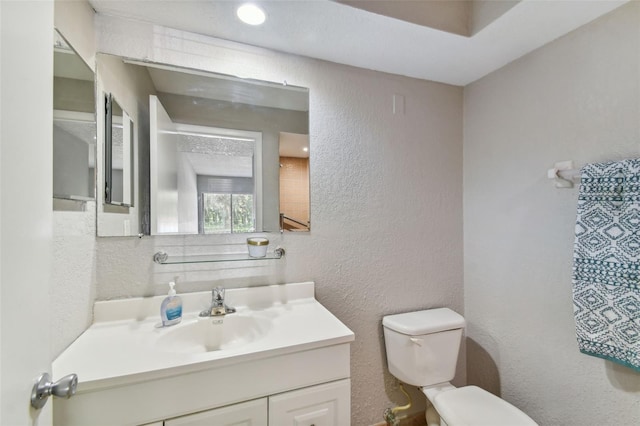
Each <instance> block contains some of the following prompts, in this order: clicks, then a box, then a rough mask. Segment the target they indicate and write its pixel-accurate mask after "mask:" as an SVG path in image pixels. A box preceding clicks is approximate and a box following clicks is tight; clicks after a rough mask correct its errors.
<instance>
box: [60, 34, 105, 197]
mask: <svg viewBox="0 0 640 426" xmlns="http://www.w3.org/2000/svg"><path fill="white" fill-rule="evenodd" d="M54 43H55V44H54V48H53V197H54V199H64V200H81V201H87V200H93V199H94V198H95V161H96V156H95V151H96V149H95V148H96V121H95V88H94V74H93V71H91V69H90V68H89V66H88V65H87V64H86V63H85V62H84V61H83V60H82V58H80V56H78V55H77V54H76V52H75V51H74V50H73V49H72V48H71V47H70V46H69V44H68V43H67V42H66V41H65V40H64V38H63V37H62V36H61V35H60V34H59V33H58V32H57V31H56V32H55V34H54Z"/></svg>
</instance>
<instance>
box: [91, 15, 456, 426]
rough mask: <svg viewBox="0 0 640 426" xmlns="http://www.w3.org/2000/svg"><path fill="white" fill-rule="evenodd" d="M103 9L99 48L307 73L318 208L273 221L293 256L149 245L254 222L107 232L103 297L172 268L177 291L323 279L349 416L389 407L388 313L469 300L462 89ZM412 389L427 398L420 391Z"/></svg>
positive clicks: (196, 244) (190, 244)
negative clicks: (186, 231) (291, 225)
mask: <svg viewBox="0 0 640 426" xmlns="http://www.w3.org/2000/svg"><path fill="white" fill-rule="evenodd" d="M97 22H98V27H99V37H98V39H99V41H98V49H99V50H101V51H105V52H109V53H114V54H119V55H123V56H128V57H135V58H147V59H149V60H151V61H155V62H162V63H170V64H175V65H181V66H187V67H191V68H197V69H205V70H211V71H216V72H221V73H225V74H232V75H233V74H242V75H247V76H248V75H250V76H252V77H253V78H257V79H262V80H269V81H282V80H284V79H286V80H287V82H288V83H289V84H292V85H296V86H305V87H309V88H310V103H311V115H310V140H311V217H312V222H313V223H312V231H311V233H310V234H309V235H300V233H289V234H287V235H285V236H280V234H279V233H275V234H268V236H269V238H270V239H271V240H272V241H273V242H274V243H279V244H282V245H283V246H284V247H285V248H286V249H287V255H286V257H285V259H284V260H280V261H268V262H254V263H251V262H246V263H243V262H234V264H233V265H230V264H228V263H221V264H200V265H184V266H181V265H173V266H172V265H155V264H153V262H152V256H153V253H154V252H155V251H157V250H158V249H165V250H166V251H167V252H168V253H169V254H180V253H183V252H185V253H193V252H199V251H200V252H205V253H212V252H215V251H216V250H226V249H229V250H233V251H246V246H245V241H244V239H245V238H246V236H240V235H233V236H189V237H169V236H164V237H148V238H147V237H145V238H143V239H141V240H139V239H133V238H132V239H123V238H102V239H98V241H97V243H96V245H97V279H98V298H99V299H110V298H121V297H131V296H140V295H151V294H164V293H166V283H167V282H168V281H169V280H171V279H173V278H174V277H175V276H178V277H179V280H178V284H177V290H178V292H188V291H197V290H205V289H211V288H212V287H214V286H215V285H224V286H227V287H238V286H245V285H259V284H269V283H283V282H295V281H302V280H314V281H316V283H317V297H318V299H319V300H320V301H321V302H322V303H323V304H324V305H325V306H327V308H329V309H330V310H331V311H332V312H333V313H335V314H336V316H338V318H340V319H341V320H342V321H343V322H345V324H347V326H349V327H350V328H351V329H352V330H353V331H354V332H355V334H356V341H355V342H354V344H353V345H352V383H353V387H352V402H353V404H352V413H353V424H354V425H366V424H372V423H376V422H380V421H382V412H383V410H384V408H386V407H388V406H391V405H393V403H404V397H403V396H402V394H400V393H399V392H398V391H397V389H394V388H393V380H392V379H391V376H390V375H389V373H388V372H387V368H386V364H385V359H384V345H383V340H382V329H381V318H382V316H383V315H385V314H389V313H397V312H402V311H410V310H416V309H423V308H428V307H434V306H450V307H451V308H453V309H455V310H457V311H459V312H462V89H461V88H457V87H453V86H448V85H443V84H437V83H432V82H427V81H421V80H416V79H410V78H406V77H400V76H393V75H388V74H383V73H378V72H372V71H366V70H362V69H357V68H352V67H347V66H342V65H336V64H332V63H328V62H322V61H317V60H311V59H305V58H301V57H296V56H290V55H284V54H278V53H274V52H269V51H265V50H262V49H254V48H249V47H247V46H240V45H235V44H230V43H225V42H221V41H216V40H214V39H211V38H208V37H204V36H199V35H196V34H190V33H185V32H181V31H176V30H170V29H167V28H163V27H160V26H154V25H149V24H143V23H138V22H131V21H123V20H117V19H114V18H108V17H100V18H99V19H98V21H97ZM176 46H179V48H176ZM225 46H227V47H225ZM394 94H399V95H403V96H404V97H405V104H404V105H405V110H406V113H405V114H398V115H393V112H392V98H393V95H394ZM293 234H295V235H293ZM460 377H461V379H462V380H464V374H463V372H462V373H461V376H460ZM415 396H416V398H415V401H416V404H417V408H420V406H421V404H422V403H423V401H424V398H423V397H421V396H420V395H419V394H415ZM390 399H392V400H393V403H392V402H390Z"/></svg>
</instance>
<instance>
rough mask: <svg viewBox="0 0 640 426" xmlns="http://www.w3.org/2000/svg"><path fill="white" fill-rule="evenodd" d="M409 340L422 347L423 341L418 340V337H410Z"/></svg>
mask: <svg viewBox="0 0 640 426" xmlns="http://www.w3.org/2000/svg"><path fill="white" fill-rule="evenodd" d="M409 340H411V341H412V342H413V343H415V344H416V345H418V346H422V339H418V338H417V337H409Z"/></svg>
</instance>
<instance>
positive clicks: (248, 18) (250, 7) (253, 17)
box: [237, 3, 267, 25]
mask: <svg viewBox="0 0 640 426" xmlns="http://www.w3.org/2000/svg"><path fill="white" fill-rule="evenodd" d="M237 14H238V18H240V20H241V21H242V22H244V23H245V24H249V25H260V24H262V23H263V22H264V21H265V19H267V16H266V15H265V13H264V10H262V9H260V8H259V7H258V6H256V5H255V4H251V3H245V4H243V5H242V6H240V7H239V8H238V11H237Z"/></svg>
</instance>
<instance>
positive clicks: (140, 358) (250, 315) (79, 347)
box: [53, 282, 354, 392]
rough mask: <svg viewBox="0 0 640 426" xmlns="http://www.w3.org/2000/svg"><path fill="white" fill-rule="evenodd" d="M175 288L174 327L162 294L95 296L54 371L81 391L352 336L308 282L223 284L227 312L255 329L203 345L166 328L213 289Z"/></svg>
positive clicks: (186, 317)
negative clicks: (72, 377)
mask: <svg viewBox="0 0 640 426" xmlns="http://www.w3.org/2000/svg"><path fill="white" fill-rule="evenodd" d="M180 296H181V297H182V299H183V319H182V322H181V323H180V324H177V325H174V326H171V327H160V316H159V311H160V303H161V301H162V299H163V298H164V297H152V298H136V299H126V300H121V301H108V302H97V303H96V306H95V313H94V316H95V321H96V322H94V324H92V325H91V326H90V327H89V328H88V329H87V330H86V331H85V332H84V333H83V334H82V335H81V336H80V337H79V338H78V339H77V340H76V341H75V342H74V343H73V344H71V345H70V346H69V347H68V348H67V349H66V350H65V351H64V352H63V353H62V354H61V355H60V356H59V357H58V358H57V359H56V360H55V361H54V362H53V377H62V376H64V375H66V374H70V373H76V374H77V375H78V381H79V382H78V392H84V391H89V390H95V389H99V388H104V387H112V386H119V385H124V384H128V383H135V382H140V381H146V380H152V379H157V378H163V377H171V376H174V375H178V374H183V373H185V372H193V371H198V370H205V369H211V368H216V367H219V366H226V365H231V364H237V363H241V362H247V361H250V360H256V359H262V358H268V357H274V356H278V355H282V354H288V353H292V352H298V351H305V350H309V349H315V348H320V347H324V346H331V345H337V344H341V343H348V342H351V341H353V340H354V334H353V332H352V331H351V330H349V329H348V328H347V327H346V326H345V325H344V324H343V323H342V322H340V321H339V320H338V319H337V318H336V317H335V316H333V314H331V313H330V312H329V311H328V310H327V309H326V308H324V307H323V306H322V305H321V304H320V303H319V302H318V301H317V300H315V298H314V284H313V283H312V282H307V283H294V284H282V285H274V286H264V287H251V288H243V289H228V290H227V295H226V301H227V304H228V305H229V306H233V307H235V308H236V309H237V312H236V313H234V314H229V315H227V318H229V321H236V324H237V323H240V322H241V321H244V320H251V324H254V328H256V330H257V333H256V334H257V335H258V337H257V338H255V339H253V338H249V341H247V342H246V343H243V344H241V345H237V346H233V345H232V346H231V347H230V348H228V349H227V348H223V349H220V350H215V351H208V352H207V351H206V350H205V349H204V347H201V348H200V349H198V348H197V347H195V346H190V345H189V344H188V342H187V343H185V344H184V345H183V344H181V343H180V342H179V339H178V340H176V339H173V338H172V336H170V333H174V334H173V336H175V335H176V334H175V333H181V332H182V330H179V328H180V327H193V326H195V323H196V322H197V321H198V313H199V312H200V310H201V309H202V308H203V307H204V306H206V305H208V303H209V301H210V299H211V293H210V292H200V293H188V294H184V295H180ZM169 340H171V343H167V342H168V341H169Z"/></svg>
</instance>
